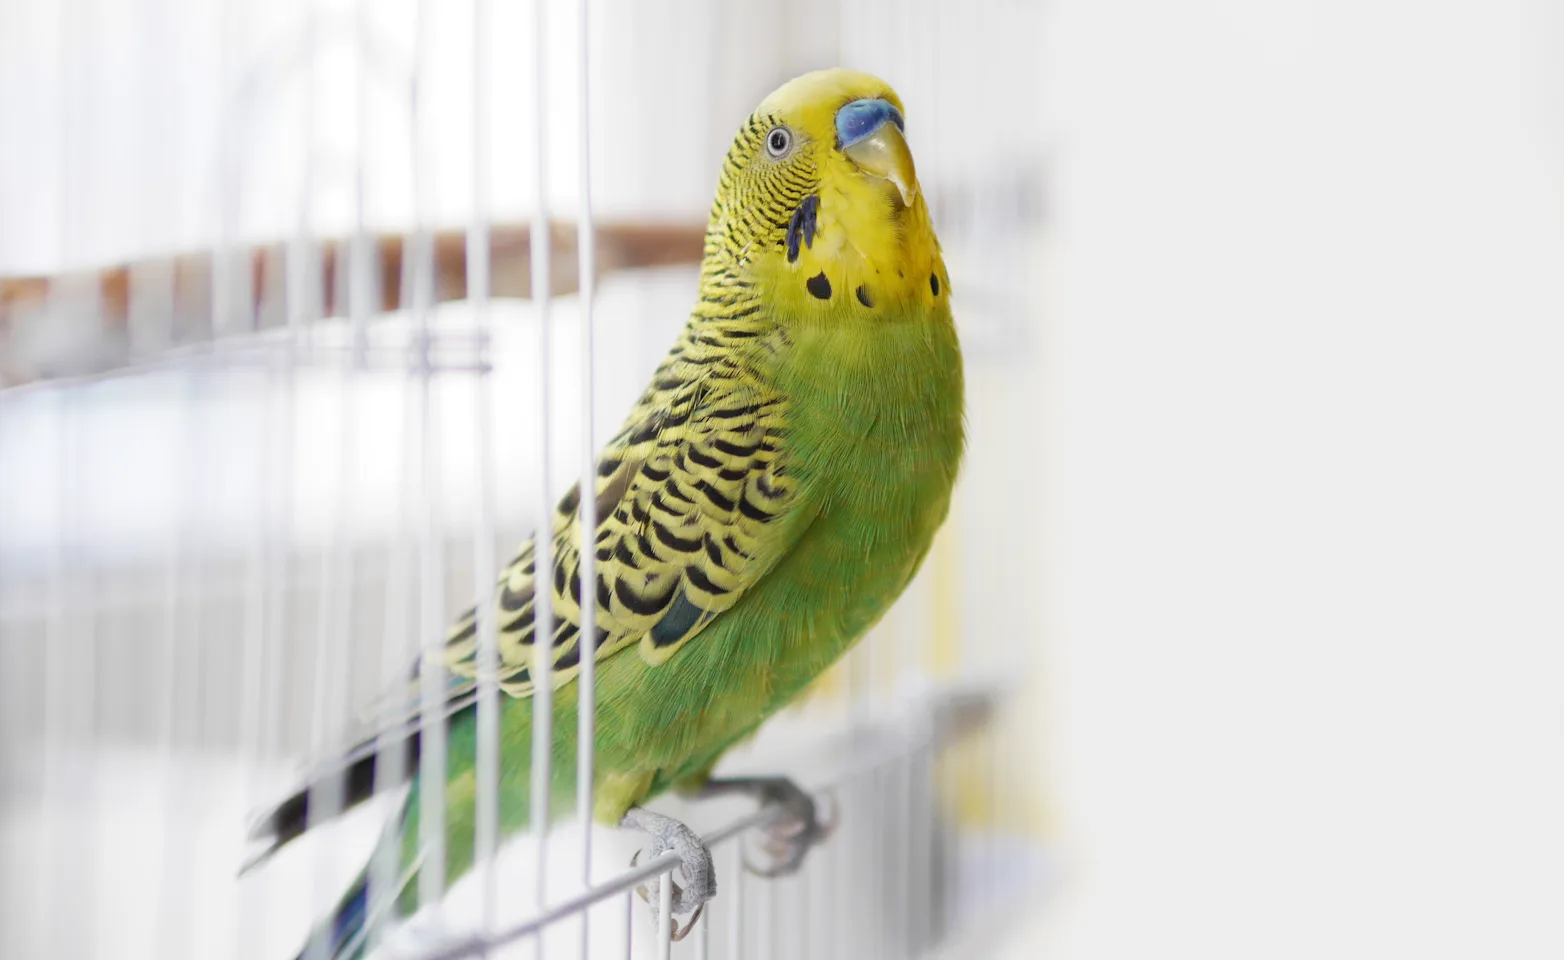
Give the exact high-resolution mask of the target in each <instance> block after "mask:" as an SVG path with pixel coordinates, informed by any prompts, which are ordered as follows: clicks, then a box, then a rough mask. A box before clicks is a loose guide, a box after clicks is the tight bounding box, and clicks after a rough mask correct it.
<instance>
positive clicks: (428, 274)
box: [404, 0, 446, 908]
mask: <svg viewBox="0 0 1564 960" xmlns="http://www.w3.org/2000/svg"><path fill="white" fill-rule="evenodd" d="M429 15H430V4H429V0H419V2H418V4H417V7H416V14H415V16H416V20H417V23H416V40H415V44H414V67H413V81H412V86H411V91H410V92H411V101H410V116H411V126H412V152H411V156H412V163H413V177H412V185H413V236H412V239H413V244H412V257H411V260H410V270H411V278H410V279H411V281H412V282H411V284H410V287H411V289H412V294H413V295H412V305H413V316H414V322H415V325H416V328H417V337H418V343H419V347H420V349H419V368H418V377H419V379H418V386H419V391H418V395H419V406H420V410H419V417H418V422H419V425H420V431H419V451H418V455H419V462H420V467H421V473H422V477H421V482H420V484H419V492H420V499H421V500H422V511H421V513H422V518H421V519H422V523H421V529H420V530H419V544H418V553H419V577H418V579H419V590H418V631H419V647H420V649H422V650H424V651H425V659H424V669H423V670H421V671H420V673H419V676H420V684H419V686H420V690H419V694H420V700H421V701H422V704H421V706H422V713H423V722H422V725H421V729H420V732H419V736H420V741H419V742H420V749H419V758H418V781H419V790H418V846H419V850H420V852H421V854H422V857H423V860H422V863H421V865H420V867H419V870H418V903H419V906H420V908H428V907H431V906H433V905H435V904H437V903H438V902H439V901H440V899H441V898H442V897H443V896H444V894H445V774H446V770H445V766H446V757H445V747H446V744H445V676H444V671H443V670H442V669H441V664H440V662H439V660H438V657H439V652H440V650H441V648H442V647H443V644H441V643H440V637H441V630H440V627H441V622H442V619H443V610H442V609H441V608H442V606H443V605H442V603H441V596H442V593H443V588H444V582H445V578H444V569H443V568H444V564H443V562H442V561H443V554H444V548H445V543H444V537H443V535H442V533H443V528H442V526H441V523H440V518H439V492H438V486H439V476H440V454H441V450H440V442H439V427H438V420H437V402H436V401H437V397H436V395H435V390H434V372H435V371H434V359H435V358H434V331H433V323H432V319H433V318H432V313H433V306H432V305H433V302H434V248H433V242H432V238H431V236H430V232H429V221H430V211H431V210H432V209H433V204H432V201H431V197H430V185H431V184H430V179H429V168H430V163H429V158H428V157H427V156H425V154H424V150H425V147H426V141H427V134H428V131H427V130H426V129H425V124H426V123H427V118H428V112H427V110H426V109H425V105H424V86H423V85H424V81H425V79H426V78H427V76H428V69H429V34H430V31H429ZM404 289H407V287H404Z"/></svg>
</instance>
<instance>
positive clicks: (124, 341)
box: [0, 222, 705, 386]
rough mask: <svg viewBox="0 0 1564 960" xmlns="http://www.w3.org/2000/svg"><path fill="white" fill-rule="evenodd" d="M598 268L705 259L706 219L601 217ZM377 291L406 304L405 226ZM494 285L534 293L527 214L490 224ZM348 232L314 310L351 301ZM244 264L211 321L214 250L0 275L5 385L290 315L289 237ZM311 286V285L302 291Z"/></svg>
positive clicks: (327, 253)
mask: <svg viewBox="0 0 1564 960" xmlns="http://www.w3.org/2000/svg"><path fill="white" fill-rule="evenodd" d="M596 234H597V258H596V261H597V269H596V271H595V273H596V276H598V277H603V276H606V275H608V274H612V273H617V272H621V271H624V270H634V269H639V268H644V267H658V266H669V265H674V264H695V263H699V262H700V259H701V252H702V247H703V244H704V241H705V226H704V225H703V224H699V223H688V222H686V223H669V224H649V223H599V224H597V227H596ZM432 240H433V245H434V300H435V302H436V303H448V302H452V301H457V300H463V299H466V297H467V237H466V234H465V232H464V231H461V230H445V231H440V232H437V233H435V234H434V235H433V237H432ZM549 240H550V270H549V287H550V289H551V290H552V292H553V293H554V294H555V295H556V296H558V295H566V294H572V293H575V292H576V291H577V289H578V273H577V258H576V225H575V224H574V223H559V222H556V223H553V224H551V225H550V230H549ZM371 242H372V244H373V249H374V256H373V259H372V265H371V275H372V277H373V279H372V284H373V289H374V291H375V306H374V307H373V312H377V313H378V312H384V311H387V310H395V309H397V308H399V307H403V306H410V305H411V304H410V303H408V302H407V301H406V300H404V298H403V295H402V284H403V279H404V275H403V266H404V262H403V261H404V251H405V250H406V248H407V246H408V244H409V243H410V242H411V238H409V237H408V236H405V235H402V234H386V235H381V236H376V237H373V238H371ZM489 247H490V258H491V259H490V292H491V295H492V296H494V297H502V298H520V299H530V298H531V296H532V231H531V229H530V227H528V226H526V225H515V224H509V225H507V224H495V225H494V226H493V227H492V228H491V229H490V236H489ZM350 251H351V243H350V241H348V240H346V239H332V240H324V241H322V242H321V243H320V244H319V246H318V247H317V248H316V251H315V252H316V254H317V260H316V264H317V267H316V269H315V270H314V271H313V273H314V276H313V277H311V278H310V279H311V280H313V281H315V282H318V283H319V284H320V286H319V287H315V288H314V289H315V290H318V292H319V293H318V300H317V302H318V304H319V305H320V309H319V311H318V312H319V313H320V315H322V316H328V317H331V316H343V315H345V314H346V312H347V309H348V304H347V299H348V290H349V282H348V280H349V277H348V273H349V263H350V260H351V254H350ZM246 260H247V261H248V268H249V276H248V277H247V278H246V277H243V276H242V275H241V276H240V277H238V278H235V286H236V287H238V288H239V289H242V290H246V291H247V294H248V296H247V300H248V303H242V304H236V306H238V307H239V309H238V310H236V311H234V313H235V314H236V316H231V317H226V318H224V321H220V322H225V326H224V327H223V328H222V329H221V330H214V329H213V316H212V313H213V311H212V257H211V255H210V254H209V253H202V254H182V255H177V256H174V257H169V258H164V259H159V260H147V261H138V262H133V263H126V264H119V265H116V266H111V267H108V268H105V269H101V270H97V271H92V272H86V273H80V274H69V275H61V276H54V277H0V386H11V385H15V384H18V383H25V382H28V381H31V380H36V379H40V378H43V377H48V376H57V375H62V374H68V373H76V372H83V371H84V370H100V369H103V368H105V367H109V366H114V365H117V364H119V363H123V362H125V360H126V359H128V358H129V356H130V355H131V354H133V353H136V354H140V353H148V352H155V350H156V349H158V348H160V347H162V346H167V345H173V344H185V343H191V342H199V341H201V340H206V339H210V338H212V337H213V336H221V335H226V334H230V333H243V332H248V331H253V330H264V329H269V328H274V327H278V326H281V325H283V324H284V323H285V322H286V310H287V302H286V300H285V297H284V294H285V291H286V282H287V280H288V276H289V271H288V263H287V247H286V245H284V244H280V243H274V244H267V245H262V246H254V247H249V248H247V249H246V250H244V251H243V252H241V253H240V254H238V256H237V258H236V260H235V263H236V264H237V265H238V266H239V269H240V270H241V271H243V270H244V268H245V263H246ZM306 295H308V294H307V293H306Z"/></svg>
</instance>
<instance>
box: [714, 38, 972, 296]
mask: <svg viewBox="0 0 1564 960" xmlns="http://www.w3.org/2000/svg"><path fill="white" fill-rule="evenodd" d="M906 129H907V122H906V111H905V110H904V108H903V107H902V102H901V98H900V97H898V96H897V95H896V92H895V91H894V90H892V89H891V88H890V86H889V85H888V84H887V83H886V82H885V81H883V80H881V79H879V78H878V77H874V76H871V75H869V74H867V73H859V72H857V71H853V70H844V69H832V70H820V71H816V72H814V73H807V74H804V75H803V76H801V77H798V78H796V79H794V80H791V81H789V82H788V83H786V84H783V85H782V86H781V87H779V88H778V89H777V90H775V91H774V92H773V93H772V94H771V95H770V96H768V97H767V98H766V99H765V100H764V101H762V102H761V104H760V106H758V107H757V108H756V109H755V112H754V113H753V114H751V115H750V117H749V119H748V121H746V122H745V124H744V125H743V127H741V128H740V130H739V132H738V135H737V136H736V137H735V138H734V140H733V145H732V147H731V148H730V149H729V150H728V155H727V158H726V160H725V161H724V163H723V168H722V175H721V178H720V181H719V184H718V190H717V197H716V202H715V203H714V204H713V206H712V214H711V226H710V230H709V231H708V243H707V251H708V253H707V260H708V270H711V269H713V268H714V267H719V268H721V269H733V268H735V267H737V268H739V269H745V270H747V271H748V272H751V273H758V274H760V275H761V276H762V277H764V278H765V279H767V280H768V281H773V282H775V283H778V284H788V285H789V286H788V287H787V290H786V292H787V293H789V294H790V293H792V292H794V291H793V289H792V288H793V287H796V288H798V292H800V293H803V292H807V294H808V295H809V297H811V298H813V299H815V300H823V301H827V302H828V304H830V305H832V306H841V305H846V306H848V307H851V305H852V301H853V300H856V301H857V302H858V304H859V305H860V306H861V307H863V308H864V309H874V308H876V307H881V306H885V305H888V304H889V303H890V302H891V301H893V300H902V299H905V298H906V297H908V296H918V297H922V298H924V299H927V298H928V297H931V296H932V297H933V298H934V299H938V295H939V290H938V287H939V282H938V281H937V280H936V281H935V282H934V283H933V284H930V280H929V277H930V276H931V274H930V271H931V270H933V271H935V272H936V274H937V276H939V277H943V267H942V266H941V265H940V264H939V254H938V243H937V242H936V241H935V239H934V232H933V229H932V227H931V226H930V224H929V215H928V208H927V206H926V205H925V203H924V199H923V196H922V192H921V190H920V187H919V184H918V174H917V169H916V167H915V165H914V163H913V158H912V150H911V149H910V148H909V147H908V145H907V139H906ZM838 295H840V298H841V299H837V297H838ZM805 302H806V303H807V299H806V300H805ZM815 306H817V307H818V306H820V305H819V304H816V305H815ZM854 309H857V308H854Z"/></svg>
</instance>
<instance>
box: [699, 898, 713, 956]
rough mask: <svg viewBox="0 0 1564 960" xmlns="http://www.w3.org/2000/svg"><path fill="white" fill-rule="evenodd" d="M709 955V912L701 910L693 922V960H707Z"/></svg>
mask: <svg viewBox="0 0 1564 960" xmlns="http://www.w3.org/2000/svg"><path fill="white" fill-rule="evenodd" d="M710 953H711V911H710V910H702V911H701V915H700V919H698V920H696V921H695V960H707V956H708V955H709V954H710Z"/></svg>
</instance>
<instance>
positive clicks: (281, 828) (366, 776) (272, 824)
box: [239, 728, 419, 876]
mask: <svg viewBox="0 0 1564 960" xmlns="http://www.w3.org/2000/svg"><path fill="white" fill-rule="evenodd" d="M377 746H378V744H377V741H375V740H367V741H365V742H364V743H361V744H359V745H358V746H357V747H355V748H354V749H353V750H352V751H350V752H349V754H348V755H349V756H350V757H352V758H354V759H352V760H351V761H350V762H348V763H347V764H345V765H336V766H334V767H333V768H331V769H329V770H327V771H324V772H322V773H319V774H317V775H316V776H313V777H311V778H310V779H309V781H308V782H307V783H306V784H305V785H304V786H302V787H300V788H299V789H298V790H296V791H295V792H294V793H293V794H291V795H290V796H289V797H288V798H287V799H285V800H283V801H282V802H281V803H279V804H277V805H276V806H275V807H273V808H272V809H271V810H270V811H268V812H267V813H266V814H264V815H263V816H261V817H260V818H259V819H258V820H256V821H255V823H254V824H253V825H252V826H251V827H250V833H249V839H250V840H251V841H253V842H259V843H261V844H262V846H261V848H260V849H259V850H258V851H257V852H256V853H255V854H254V855H252V856H251V857H250V858H249V859H248V860H247V861H245V863H244V865H243V866H242V867H240V868H239V873H240V875H241V876H242V875H244V874H245V873H248V872H249V871H251V870H253V869H255V868H256V867H258V866H260V865H261V864H263V863H265V862H266V861H267V860H269V859H271V857H272V854H274V853H276V852H277V851H278V850H281V849H282V848H283V847H284V846H285V845H287V844H288V843H290V842H292V841H293V840H296V839H298V838H299V837H301V836H303V835H304V831H305V830H306V829H307V828H309V827H311V826H314V825H316V824H317V823H318V822H319V821H318V820H312V819H311V817H310V797H311V795H312V794H315V795H317V796H318V795H319V791H320V790H321V787H322V786H324V785H326V784H328V783H330V782H331V780H332V778H334V777H335V778H339V784H338V785H339V787H340V790H341V792H340V794H339V796H338V800H339V802H338V803H336V804H333V806H334V807H335V808H336V812H337V814H338V815H340V814H342V813H346V812H347V811H349V810H351V809H353V808H354V807H356V806H358V805H359V804H361V803H363V802H364V801H366V800H368V799H369V798H370V797H372V796H374V794H375V788H376V786H379V787H380V788H381V789H393V788H395V787H400V786H403V785H405V784H406V783H407V782H409V781H410V780H412V779H413V777H414V776H416V775H417V773H418V757H419V736H418V732H417V730H416V728H414V729H413V731H412V732H411V734H410V735H408V736H405V737H404V738H403V739H402V740H401V742H400V743H393V744H391V745H390V746H388V747H385V748H384V749H385V750H386V751H388V752H389V751H397V750H400V751H401V753H402V758H401V759H402V762H401V764H399V765H397V764H392V765H391V766H400V768H401V770H400V774H399V776H398V779H397V781H396V782H390V781H388V782H386V783H382V784H376V782H375V781H376V778H377V774H378V773H379V772H380V758H381V756H382V753H381V752H380V751H379V750H377V749H376V748H377Z"/></svg>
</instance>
